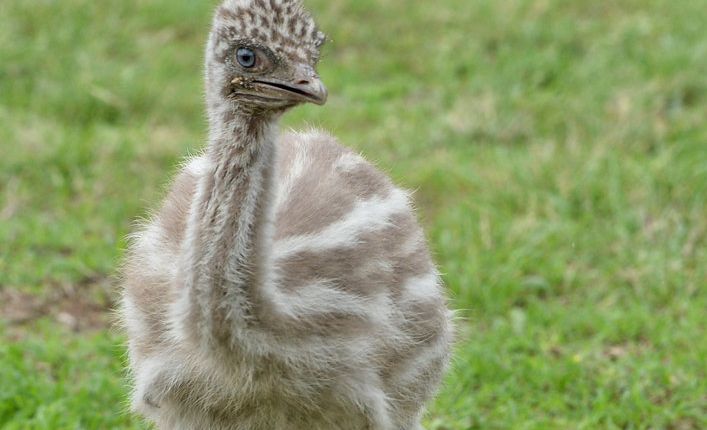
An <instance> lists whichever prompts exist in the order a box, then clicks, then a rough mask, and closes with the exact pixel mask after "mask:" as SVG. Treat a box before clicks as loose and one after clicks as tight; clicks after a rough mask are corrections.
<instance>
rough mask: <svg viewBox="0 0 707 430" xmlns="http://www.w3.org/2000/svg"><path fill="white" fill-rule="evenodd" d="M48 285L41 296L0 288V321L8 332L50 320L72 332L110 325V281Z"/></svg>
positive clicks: (96, 278)
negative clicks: (7, 328) (45, 319)
mask: <svg viewBox="0 0 707 430" xmlns="http://www.w3.org/2000/svg"><path fill="white" fill-rule="evenodd" d="M48 284H49V285H48V286H47V288H46V293H45V294H43V295H40V294H31V293H26V292H22V291H18V290H14V289H10V288H2V289H0V319H1V320H4V322H5V323H6V324H7V325H8V326H9V327H10V328H11V329H13V328H14V329H20V330H21V329H22V328H23V327H27V326H28V325H30V324H32V323H33V322H35V321H37V320H39V319H41V318H50V319H52V320H54V321H55V322H56V323H58V324H60V325H62V326H64V327H66V328H68V329H69V330H71V331H74V332H83V331H95V330H102V329H105V328H106V327H108V326H110V325H111V322H112V319H111V309H112V308H113V300H112V298H111V294H110V289H111V288H110V285H111V284H110V279H108V278H102V277H91V278H85V279H83V280H81V281H80V282H78V283H76V284H62V283H58V282H49V283H48ZM13 331H15V330H13Z"/></svg>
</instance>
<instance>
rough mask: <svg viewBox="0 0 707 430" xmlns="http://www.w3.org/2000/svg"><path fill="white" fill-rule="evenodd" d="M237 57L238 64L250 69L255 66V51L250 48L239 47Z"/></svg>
mask: <svg viewBox="0 0 707 430" xmlns="http://www.w3.org/2000/svg"><path fill="white" fill-rule="evenodd" d="M236 58H237V59H238V64H240V65H241V66H242V67H245V68H246V69H250V68H251V67H253V66H255V52H253V50H252V49H249V48H238V51H236Z"/></svg>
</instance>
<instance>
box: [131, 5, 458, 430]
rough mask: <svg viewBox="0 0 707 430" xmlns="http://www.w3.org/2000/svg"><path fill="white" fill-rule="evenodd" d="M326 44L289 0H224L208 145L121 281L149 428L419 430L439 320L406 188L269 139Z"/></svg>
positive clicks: (305, 97)
mask: <svg viewBox="0 0 707 430" xmlns="http://www.w3.org/2000/svg"><path fill="white" fill-rule="evenodd" d="M323 42H324V35H323V34H322V33H321V32H319V31H318V30H317V28H316V27H315V24H314V22H313V20H312V18H311V17H310V15H309V14H308V13H307V12H305V11H304V10H303V9H302V6H301V5H300V4H299V0H227V1H226V2H225V3H224V4H222V5H221V6H220V7H219V8H218V10H217V12H216V14H215V17H214V21H213V29H212V31H211V35H210V37H209V42H208V46H207V51H206V97H207V109H208V118H209V127H210V130H209V140H208V144H207V147H206V150H205V153H204V154H203V155H202V156H200V157H196V158H193V159H192V160H191V161H189V162H188V163H187V164H186V166H185V168H184V169H183V170H182V172H181V173H180V174H179V175H178V176H177V178H176V180H175V181H174V184H173V186H172V190H171V192H170V194H169V195H168V197H167V199H166V201H165V202H164V205H163V206H162V208H161V209H160V211H159V212H158V213H156V215H155V216H154V218H153V219H152V221H151V222H149V223H148V224H147V225H145V226H144V227H143V228H142V230H141V231H140V232H139V233H137V234H136V235H135V237H134V240H133V243H132V245H131V249H130V251H129V255H128V258H127V261H126V263H125V268H124V277H125V289H124V296H123V305H122V310H121V312H122V317H123V320H124V322H125V325H126V327H127V331H128V336H129V353H130V367H131V370H132V375H133V378H134V392H133V407H134V409H135V410H137V411H138V412H139V413H141V414H143V415H144V416H146V417H147V418H148V419H149V420H151V421H154V422H155V423H156V424H157V426H158V427H159V428H161V429H243V430H266V429H268V430H269V429H282V430H285V429H287V430H298V429H307V430H316V429H327V430H328V429H351V430H363V429H376V430H378V429H380V430H387V429H391V430H403V429H405V430H412V429H420V428H421V427H420V423H419V420H420V416H421V415H422V413H423V410H424V405H425V402H426V401H427V400H429V399H430V397H431V396H432V394H433V393H434V391H435V389H436V388H437V386H438V385H439V382H440V378H441V377H442V374H443V372H444V369H445V366H446V363H447V361H448V358H449V349H450V341H451V325H450V319H449V317H450V313H449V311H448V310H447V305H446V299H445V296H444V293H443V288H442V286H441V283H440V280H439V276H438V273H437V271H436V269H435V266H434V264H433V263H432V261H431V259H430V256H429V253H428V250H427V246H426V244H425V239H424V235H423V233H422V231H421V229H420V227H419V225H418V224H417V221H416V219H415V215H414V214H413V212H412V210H411V206H410V201H409V195H408V193H407V192H405V191H403V190H401V189H399V188H396V187H395V186H394V185H393V184H392V183H391V182H390V180H389V179H388V178H387V177H386V176H385V175H383V174H382V173H381V172H380V171H378V170H377V169H376V168H374V167H373V166H371V165H370V164H368V163H367V162H366V161H364V160H363V159H362V158H361V157H359V156H358V155H357V154H355V153H353V152H352V151H350V150H348V149H346V148H343V147H341V146H339V144H338V143H336V141H335V140H334V139H333V138H332V137H330V136H328V135H326V134H324V133H321V132H309V133H302V134H279V132H278V120H279V118H280V117H281V115H282V114H283V113H284V112H285V111H287V110H288V109H290V108H292V107H294V106H296V105H298V104H300V103H305V102H311V103H315V104H319V105H321V104H324V102H325V101H326V98H327V92H326V89H325V88H324V86H323V85H322V83H321V81H320V80H319V77H318V76H317V74H316V72H315V66H316V64H317V60H318V57H319V48H320V47H321V45H322V43H323Z"/></svg>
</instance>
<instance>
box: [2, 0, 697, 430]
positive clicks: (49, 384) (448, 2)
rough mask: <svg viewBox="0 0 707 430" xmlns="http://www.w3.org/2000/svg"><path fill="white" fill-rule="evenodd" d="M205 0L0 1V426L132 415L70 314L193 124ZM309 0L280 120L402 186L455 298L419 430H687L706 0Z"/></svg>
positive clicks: (94, 296) (198, 130)
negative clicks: (314, 56) (311, 59)
mask: <svg viewBox="0 0 707 430" xmlns="http://www.w3.org/2000/svg"><path fill="white" fill-rule="evenodd" d="M213 4H214V2H205V1H202V2H199V1H186V0H182V1H174V0H171V1H167V0H153V1H150V2H145V1H137V0H125V1H121V2H108V3H106V2H96V1H88V0H64V1H61V2H55V1H47V0H42V1H32V2H28V1H22V0H2V1H1V2H0V154H2V155H1V156H0V311H1V312H2V314H1V315H0V387H2V388H1V389H0V427H2V428H8V429H63V428H66V429H74V428H86V429H92V428H133V429H136V428H145V427H144V425H143V424H141V423H140V422H139V420H137V419H136V418H133V417H130V415H129V414H127V413H126V412H125V411H126V404H127V400H126V399H127V387H126V383H125V379H124V377H123V371H122V369H123V366H124V360H125V357H124V348H123V342H124V338H123V337H122V336H121V335H120V334H118V333H116V332H115V331H114V330H110V329H106V328H100V327H101V326H100V324H87V325H89V326H91V327H93V329H89V330H83V329H81V330H78V331H72V330H71V329H70V328H69V326H72V325H73V326H78V327H79V328H81V327H82V326H81V324H84V323H83V322H81V321H83V319H84V318H85V315H83V313H84V311H85V308H86V307H87V306H89V305H90V304H94V306H98V307H99V308H100V307H101V306H105V304H106V303H109V302H110V300H111V299H112V298H113V297H115V291H114V290H112V289H111V287H110V285H111V282H110V279H111V277H112V276H113V275H114V273H115V268H116V265H117V263H118V261H119V259H120V256H121V253H122V249H123V247H124V244H125V242H124V239H123V238H124V236H125V235H126V234H127V233H128V232H129V231H130V228H131V223H132V222H133V221H134V220H136V219H137V218H138V217H140V216H144V215H145V213H146V210H147V209H148V208H150V207H154V206H155V205H156V204H157V202H158V201H159V199H160V197H161V196H162V194H163V190H164V185H165V184H166V183H167V182H168V180H169V178H170V177H171V176H172V175H173V173H174V172H175V169H176V164H177V162H178V161H179V160H180V158H181V157H183V156H184V155H186V154H189V153H194V152H196V151H197V150H198V148H199V147H200V146H201V145H202V143H203V141H204V135H205V122H204V115H203V113H202V90H201V87H202V78H201V76H202V48H203V45H204V40H205V37H206V33H207V31H208V22H209V17H210V13H211V8H212V6H213ZM308 4H309V5H310V7H311V9H313V10H314V11H315V14H316V15H317V16H318V18H319V22H320V24H321V26H322V27H323V28H324V29H325V30H326V31H327V32H328V33H329V35H330V36H331V39H332V40H333V42H332V43H330V44H329V45H328V47H327V49H326V52H325V55H324V58H323V61H322V64H321V67H320V71H321V74H322V76H323V79H324V80H325V82H326V83H327V85H328V87H329V90H330V94H331V97H330V101H329V103H328V105H327V106H325V107H324V108H317V107H303V108H301V109H298V110H296V111H294V112H293V113H291V114H290V115H289V116H288V117H287V119H286V123H287V125H288V126H292V127H295V128H297V127H305V126H306V125H317V126H321V127H323V128H326V129H328V130H331V131H332V132H333V133H334V134H335V135H337V136H338V137H339V138H340V139H341V140H342V141H343V142H344V143H345V144H347V145H349V146H351V147H354V148H356V149H357V150H359V151H361V152H363V153H364V154H365V155H366V156H367V157H368V158H369V159H371V160H373V161H375V162H376V163H377V164H378V165H379V166H380V167H381V168H383V169H384V170H386V171H388V172H390V174H391V175H392V176H393V177H394V178H395V179H396V181H397V182H398V183H400V184H402V185H404V186H406V187H408V188H413V189H416V190H417V192H416V200H417V202H418V206H419V212H420V216H421V218H422V220H423V222H424V224H425V226H426V227H427V231H428V236H429V238H430V240H431V243H432V247H433V249H434V251H435V254H436V256H437V261H438V262H439V265H440V267H441V270H442V271H443V272H444V276H445V280H446V283H447V285H448V287H449V289H450V291H451V294H452V296H453V298H454V299H453V305H454V307H455V308H456V309H459V310H460V312H459V314H460V320H459V322H458V325H459V342H458V347H457V352H456V358H455V363H454V366H453V369H452V371H451V372H450V374H449V377H448V378H447V383H446V386H445V388H444V389H443V390H442V392H441V394H440V396H439V397H438V399H437V400H436V402H435V403H434V404H433V405H432V407H431V409H430V412H429V415H428V419H427V423H428V427H429V428H430V429H440V430H441V429H448V430H457V429H459V430H466V429H476V428H483V429H511V428H512V429H575V428H576V429H614V428H615V429H674V430H683V429H702V428H707V382H706V381H707V378H706V376H707V375H705V369H707V359H706V357H707V340H706V339H707V333H705V328H706V327H705V326H706V324H707V318H706V317H705V309H707V291H706V288H707V273H706V272H707V122H706V121H705V119H706V118H707V79H705V76H707V36H705V33H704V23H705V22H707V7H705V3H704V1H703V0H681V1H671V0H620V1H616V2H596V1H590V0H577V1H572V2H569V1H562V0H508V1H495V0H473V1H470V0H443V1H436V2H409V1H403V0H389V1H385V2H376V1H372V0H340V1H328V0H310V1H308ZM10 296H12V297H15V298H17V297H19V298H20V299H19V302H20V304H22V303H24V305H23V306H26V307H28V308H29V309H22V308H21V306H20V305H18V304H17V303H15V304H13V305H10V304H9V303H10V301H9V297H10ZM13 303H14V302H13ZM37 303H40V304H42V305H41V306H40V305H37ZM72 304H80V305H81V306H73V307H72ZM18 306H19V307H20V308H18ZM18 309H19V310H18ZM18 313H20V314H21V315H20V316H22V315H25V316H26V315H30V317H29V318H20V317H17V314H18ZM67 314H68V320H67ZM13 315H14V316H13ZM38 315H39V316H41V315H45V316H44V317H41V318H36V317H37V316H38ZM72 316H73V317H78V320H79V321H80V322H81V323H80V324H78V323H77V324H73V323H72V322H71V318H72ZM18 319H22V320H24V321H25V322H23V323H22V324H19V323H17V320H18ZM97 326H98V327H99V328H96V327H97Z"/></svg>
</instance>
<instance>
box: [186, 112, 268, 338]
mask: <svg viewBox="0 0 707 430" xmlns="http://www.w3.org/2000/svg"><path fill="white" fill-rule="evenodd" d="M221 118H222V119H223V120H222V121H221V122H219V123H216V124H214V123H212V127H211V130H210V133H209V144H208V147H207V149H206V156H207V157H208V158H209V159H210V161H211V165H212V166H213V168H212V170H211V171H210V172H209V174H207V175H204V177H202V178H200V183H199V186H198V189H197V193H196V195H195V200H194V203H195V204H194V206H193V207H192V213H191V218H190V223H189V226H188V238H189V240H190V241H191V243H187V252H190V253H191V256H190V260H191V261H190V263H189V264H188V265H187V267H190V268H191V273H188V275H189V276H188V281H187V282H188V283H189V284H190V285H189V287H190V288H189V290H190V291H191V294H193V295H192V298H193V299H194V300H195V301H196V303H197V304H198V306H196V307H195V310H196V312H197V313H198V314H197V315H195V316H196V317H197V318H198V319H199V320H200V321H201V324H200V325H201V326H202V327H203V326H205V328H207V332H208V333H210V336H209V338H210V340H211V341H215V342H216V343H217V344H221V345H223V344H230V342H229V341H230V340H231V333H232V332H233V328H234V325H236V326H243V325H244V324H247V320H248V319H249V318H250V316H251V314H252V309H250V307H251V305H252V304H253V303H256V302H258V301H259V298H258V297H257V294H258V291H257V289H256V285H257V284H258V283H259V279H260V277H261V273H262V271H263V267H262V264H261V261H263V258H262V256H263V255H264V249H263V248H265V247H266V246H267V244H266V236H267V235H266V233H265V231H266V230H267V225H268V224H269V223H270V221H269V220H268V218H269V212H270V211H269V208H270V205H271V200H272V195H273V194H274V193H273V192H272V187H273V180H272V174H273V170H274V169H273V166H274V163H275V156H276V153H275V150H276V145H275V140H276V138H277V128H278V127H277V123H278V121H277V118H275V119H270V120H267V121H264V120H258V119H255V117H253V116H252V115H248V114H243V113H238V112H233V111H226V112H225V113H223V114H222V116H221ZM224 305H226V306H224Z"/></svg>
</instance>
